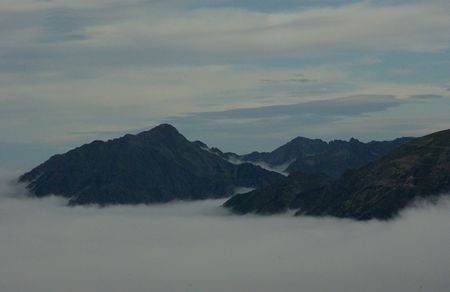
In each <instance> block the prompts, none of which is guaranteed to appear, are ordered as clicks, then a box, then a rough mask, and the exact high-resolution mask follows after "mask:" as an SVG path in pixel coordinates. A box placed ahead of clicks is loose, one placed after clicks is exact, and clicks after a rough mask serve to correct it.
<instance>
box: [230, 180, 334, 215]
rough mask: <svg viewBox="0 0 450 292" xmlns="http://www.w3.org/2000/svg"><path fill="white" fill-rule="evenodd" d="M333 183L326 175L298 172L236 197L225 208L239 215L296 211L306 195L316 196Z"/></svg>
mask: <svg viewBox="0 0 450 292" xmlns="http://www.w3.org/2000/svg"><path fill="white" fill-rule="evenodd" d="M331 181H332V179H331V178H330V177H329V176H327V175H325V174H311V173H302V172H297V173H294V174H291V175H290V176H289V177H285V178H284V179H283V180H281V181H279V182H277V183H274V184H272V185H269V186H267V187H264V188H261V189H257V190H254V191H251V192H249V193H245V194H238V195H235V196H233V197H232V198H231V199H229V200H228V201H226V202H225V204H224V206H225V207H226V208H230V209H232V210H233V212H235V213H238V214H246V213H256V214H261V215H271V214H276V213H282V212H285V211H287V210H289V209H294V210H295V209H298V206H299V205H300V204H301V202H299V200H301V199H304V197H305V196H306V194H310V195H311V196H315V195H316V193H317V192H320V191H321V190H322V189H323V188H324V187H325V186H327V185H328V184H329V183H330V182H331ZM299 194H301V196H299Z"/></svg>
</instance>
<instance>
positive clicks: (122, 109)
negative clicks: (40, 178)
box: [0, 0, 450, 169]
mask: <svg viewBox="0 0 450 292" xmlns="http://www.w3.org/2000/svg"><path fill="white" fill-rule="evenodd" d="M448 15H450V2H449V1H448V0H428V1H415V0H411V1H405V0H380V1H375V0H372V1H370V0H366V1H349V0H338V1H331V0H314V1H312V0H297V1H289V0H282V1H256V0H242V1H227V0H210V1H207V0H183V1H181V0H173V1H167V0H166V1H151V0H129V1H125V2H124V1H118V0H108V1H106V0H89V1H87V0H77V1H69V0H58V1H53V0H0V88H1V91H0V137H1V138H0V166H2V167H3V168H11V169H23V168H29V167H31V166H34V165H36V164H37V163H40V162H42V161H43V160H45V159H46V158H48V157H49V156H50V155H52V154H55V153H61V152H65V151H67V150H69V149H71V148H73V147H75V146H79V145H80V144H83V143H87V142H90V141H92V140H95V139H108V138H112V137H117V136H121V135H123V134H125V133H137V132H139V131H142V130H146V129H149V128H152V127H153V126H156V125H158V124H159V123H171V124H173V125H174V126H175V127H177V128H178V129H179V130H180V131H181V132H182V133H183V134H184V135H185V136H186V137H187V138H189V139H191V140H197V139H199V140H202V141H204V142H205V143H207V144H208V145H211V146H216V147H219V148H221V149H222V150H224V151H234V152H237V153H247V152H250V151H253V150H259V151H269V150H272V149H274V148H276V147H277V146H280V145H281V144H283V143H285V142H287V141H289V140H291V139H292V138H294V137H296V136H305V137H310V138H322V139H325V140H332V139H349V138H350V137H356V138H358V139H360V140H363V141H370V140H384V139H392V138H396V137H400V136H420V135H424V134H427V133H431V132H433V131H437V130H442V129H447V128H449V125H450V115H449V114H448V112H449V109H450V98H449V96H450V76H449V72H450V30H449V27H450V17H448Z"/></svg>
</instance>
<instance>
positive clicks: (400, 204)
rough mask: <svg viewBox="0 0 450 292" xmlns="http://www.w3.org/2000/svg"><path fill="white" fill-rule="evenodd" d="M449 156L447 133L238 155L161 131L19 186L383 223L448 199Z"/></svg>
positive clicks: (76, 153) (97, 198) (99, 147)
mask: <svg viewBox="0 0 450 292" xmlns="http://www.w3.org/2000/svg"><path fill="white" fill-rule="evenodd" d="M449 149H450V130H447V131H442V132H437V133H434V134H431V135H428V136H425V137H422V138H417V139H413V138H399V139H395V140H392V141H381V142H378V141H372V142H369V143H363V142H360V141H358V140H356V139H350V140H349V141H341V140H335V141H331V142H324V141H322V140H319V139H308V138H304V137H297V138H295V139H293V140H292V141H290V142H288V143H287V144H285V145H283V146H281V147H279V148H277V149H275V150H274V151H272V152H266V153H264V152H263V153H260V152H252V153H250V154H246V155H238V154H235V153H231V152H228V153H224V152H222V151H221V150H219V149H217V148H214V147H212V148H210V147H208V146H207V145H206V144H205V143H203V142H201V141H194V142H191V141H189V140H188V139H186V138H185V137H184V136H183V135H182V134H180V133H179V132H178V130H177V129H175V128H174V127H173V126H171V125H168V124H162V125H159V126H157V127H155V128H153V129H151V130H148V131H144V132H142V133H139V134H136V135H130V134H127V135H125V136H123V137H121V138H117V139H113V140H108V141H94V142H92V143H89V144H86V145H82V146H80V147H78V148H75V149H73V150H70V151H69V152H67V153H65V154H58V155H55V156H53V157H51V158H50V159H49V160H47V161H46V162H44V163H42V164H41V165H39V166H37V167H36V168H34V169H32V170H31V171H29V172H27V173H25V174H23V175H22V176H21V177H20V178H19V181H20V182H22V183H25V184H26V186H27V188H28V189H29V190H30V193H31V194H32V195H33V196H37V197H43V196H48V195H56V196H63V197H66V198H68V199H69V204H71V205H78V204H98V205H111V204H141V203H143V204H152V203H164V202H169V201H172V200H200V199H208V198H222V197H230V196H232V195H233V194H234V193H235V192H236V190H237V189H240V188H250V189H254V190H252V191H250V192H247V193H243V194H238V195H235V196H234V197H232V198H231V199H229V200H228V201H227V202H226V203H225V204H224V206H225V207H226V208H229V209H230V210H232V211H233V212H235V213H240V214H245V213H258V214H275V213H280V212H285V211H287V210H294V211H295V212H296V214H297V215H314V216H336V217H344V218H353V219H358V220H367V219H372V218H377V219H389V218H392V217H394V216H395V215H397V214H398V211H399V210H401V209H402V208H404V207H405V206H407V205H408V204H410V203H411V202H412V201H413V200H415V199H417V198H429V197H431V196H434V195H438V194H441V193H445V192H449V191H450V179H449V175H450V150H449ZM260 166H262V167H260ZM283 167H285V168H283ZM271 169H277V170H278V171H281V172H284V173H285V174H286V173H289V176H287V177H286V176H283V175H281V174H280V173H277V172H274V171H271Z"/></svg>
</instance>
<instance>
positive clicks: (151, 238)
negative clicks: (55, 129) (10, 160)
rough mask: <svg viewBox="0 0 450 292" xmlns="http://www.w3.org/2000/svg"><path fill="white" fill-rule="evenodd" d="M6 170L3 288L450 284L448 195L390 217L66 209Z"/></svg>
mask: <svg viewBox="0 0 450 292" xmlns="http://www.w3.org/2000/svg"><path fill="white" fill-rule="evenodd" d="M14 175H15V174H14V173H8V172H5V171H1V172H0V177H1V178H0V259H1V265H0V291H35V292H52V291H68V292H70V291H108V292H111V291H121V292H122V291H129V292H135V291H171V292H173V291H197V292H198V291H246V292H248V291H342V292H344V291H345V292H348V291H374V292H375V291H376V292H379V291H448V287H449V286H450V277H449V274H448V272H449V271H450V253H449V247H450V224H449V222H450V201H449V200H441V201H439V202H438V204H435V205H430V204H418V205H416V206H415V207H412V208H410V209H408V210H406V211H405V212H403V213H402V214H401V216H400V217H399V218H397V219H395V220H393V221H389V222H379V221H369V222H354V221H351V220H336V219H332V218H310V217H292V216H290V215H288V214H286V215H279V216H270V217H260V216H254V215H251V216H234V215H231V214H230V213H228V212H227V211H226V210H224V209H223V208H221V207H220V205H221V204H222V202H223V200H207V201H200V202H176V203H170V204H165V205H153V206H120V207H107V208H98V207H67V206H66V205H65V203H66V202H65V201H64V200H63V199H61V198H56V197H49V198H44V199H36V198H27V197H26V191H25V190H24V188H23V186H18V185H16V184H14V183H11V179H12V178H14Z"/></svg>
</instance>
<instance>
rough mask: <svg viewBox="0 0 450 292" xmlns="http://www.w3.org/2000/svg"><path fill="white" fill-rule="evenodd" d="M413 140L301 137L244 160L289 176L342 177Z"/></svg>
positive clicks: (245, 157) (256, 153) (407, 138)
mask: <svg viewBox="0 0 450 292" xmlns="http://www.w3.org/2000/svg"><path fill="white" fill-rule="evenodd" d="M412 139H413V138H409V137H404V138H398V139H395V140H392V141H371V142H368V143H364V142H361V141H359V140H357V139H354V138H352V139H350V140H349V141H343V140H334V141H330V142H325V141H323V140H320V139H309V138H304V137H297V138H295V139H293V140H291V141H290V142H288V143H286V144H285V145H283V146H280V147H278V148H277V149H275V150H274V151H272V152H252V153H250V154H247V155H243V156H241V157H240V159H241V160H243V161H250V162H253V163H263V164H266V165H268V166H270V167H272V168H275V169H280V168H281V169H282V170H283V171H284V172H286V173H290V174H291V173H295V172H298V171H301V172H304V173H325V174H327V175H328V176H331V177H339V176H341V175H342V173H344V172H345V171H347V170H349V169H356V168H359V167H361V166H364V165H366V164H367V163H369V162H372V161H374V160H376V159H379V158H381V157H383V156H384V155H386V154H388V153H390V152H391V151H393V150H394V149H396V148H398V147H399V146H400V145H402V144H403V143H405V142H408V141H411V140H412Z"/></svg>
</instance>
